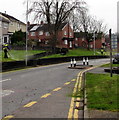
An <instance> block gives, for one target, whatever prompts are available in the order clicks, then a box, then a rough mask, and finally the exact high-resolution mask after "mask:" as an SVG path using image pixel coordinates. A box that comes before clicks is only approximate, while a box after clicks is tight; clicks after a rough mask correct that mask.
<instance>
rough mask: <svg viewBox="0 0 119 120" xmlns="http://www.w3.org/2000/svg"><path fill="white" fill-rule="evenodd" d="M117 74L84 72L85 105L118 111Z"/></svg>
mask: <svg viewBox="0 0 119 120" xmlns="http://www.w3.org/2000/svg"><path fill="white" fill-rule="evenodd" d="M118 85H119V81H118V77H117V75H113V77H110V74H93V73H87V74H86V90H87V91H86V92H87V106H88V108H91V109H98V110H109V111H119V102H118V96H119V93H118V87H117V86H118Z"/></svg>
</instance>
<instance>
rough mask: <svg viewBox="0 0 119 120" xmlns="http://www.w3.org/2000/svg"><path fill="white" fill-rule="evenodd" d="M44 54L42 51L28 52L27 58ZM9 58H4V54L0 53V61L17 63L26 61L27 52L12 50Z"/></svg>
mask: <svg viewBox="0 0 119 120" xmlns="http://www.w3.org/2000/svg"><path fill="white" fill-rule="evenodd" d="M41 52H44V51H42V50H28V52H27V56H29V55H34V54H37V53H41ZM8 56H9V58H7V59H6V58H4V52H0V61H2V62H7V61H16V60H24V59H25V57H26V51H25V50H10V51H9V54H8Z"/></svg>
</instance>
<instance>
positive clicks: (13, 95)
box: [0, 59, 109, 118]
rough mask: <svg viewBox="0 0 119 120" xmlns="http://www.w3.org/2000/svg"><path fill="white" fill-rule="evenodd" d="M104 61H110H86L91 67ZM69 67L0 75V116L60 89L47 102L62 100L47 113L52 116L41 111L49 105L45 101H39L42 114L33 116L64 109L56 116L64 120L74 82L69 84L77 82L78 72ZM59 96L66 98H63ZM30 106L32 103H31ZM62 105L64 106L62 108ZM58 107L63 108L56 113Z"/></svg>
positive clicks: (64, 64)
mask: <svg viewBox="0 0 119 120" xmlns="http://www.w3.org/2000/svg"><path fill="white" fill-rule="evenodd" d="M106 62H109V59H97V60H90V61H89V63H90V64H92V65H100V64H103V63H106ZM77 64H82V61H78V62H77ZM68 66H70V63H63V64H56V65H49V66H43V67H37V68H32V69H26V70H20V71H14V72H8V73H3V75H2V81H0V82H1V83H2V89H3V94H2V117H4V116H7V115H10V114H12V113H14V112H15V111H16V110H18V109H19V108H21V107H22V106H24V105H27V103H30V102H31V101H37V100H40V99H42V98H45V97H48V96H50V95H51V93H52V92H53V91H54V92H55V91H58V90H60V89H61V88H63V89H62V90H61V91H60V92H59V93H58V92H55V93H54V98H50V97H49V101H50V102H49V103H51V104H53V103H55V102H56V101H58V100H59V99H61V98H62V100H61V101H60V102H59V103H60V104H59V103H58V105H54V108H53V109H51V111H50V112H51V113H50V114H48V111H47V110H48V109H47V110H46V111H45V110H44V111H43V109H42V108H44V107H47V106H46V104H45V103H46V102H47V103H48V99H47V101H45V103H42V101H40V103H42V104H41V107H40V108H41V109H42V111H43V113H42V112H41V115H40V116H37V115H36V116H37V117H42V118H43V117H50V118H52V117H58V116H59V112H62V111H60V110H64V112H63V113H62V114H60V116H59V117H60V118H61V117H62V118H66V117H67V114H68V109H69V105H70V101H71V97H67V96H69V94H71V91H72V90H73V87H74V84H75V82H71V81H72V80H74V79H76V77H77V75H78V73H79V72H80V69H68ZM69 83H71V84H69ZM55 94H56V95H55ZM62 94H63V95H65V96H62ZM56 96H57V97H56ZM64 97H65V98H64ZM63 99H64V100H63ZM43 100H44V99H43ZM51 101H52V102H51ZM31 104H35V103H33V102H32V103H31ZM61 104H62V105H61ZM63 104H66V105H65V106H64V105H63ZM59 105H60V108H61V107H62V108H63V109H62V108H61V109H60V110H59V109H58V107H59ZM49 109H50V108H49ZM54 109H55V110H56V111H58V112H57V114H56V113H54V112H53V111H54ZM22 111H23V110H22ZM19 114H20V112H19ZM21 114H23V113H21ZM18 116H19V115H18ZM26 117H27V116H26Z"/></svg>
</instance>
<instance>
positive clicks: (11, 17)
mask: <svg viewBox="0 0 119 120" xmlns="http://www.w3.org/2000/svg"><path fill="white" fill-rule="evenodd" d="M0 14H2V15H3V16H4V17H6V18H8V19H9V20H14V21H18V22H20V23H22V24H25V23H24V22H22V21H20V20H18V19H17V18H15V17H13V16H11V15H8V14H6V13H2V12H0Z"/></svg>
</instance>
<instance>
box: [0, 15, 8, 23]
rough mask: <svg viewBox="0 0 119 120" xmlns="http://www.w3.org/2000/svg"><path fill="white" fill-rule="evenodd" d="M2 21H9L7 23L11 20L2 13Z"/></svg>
mask: <svg viewBox="0 0 119 120" xmlns="http://www.w3.org/2000/svg"><path fill="white" fill-rule="evenodd" d="M0 21H3V22H7V23H9V22H10V20H9V19H8V18H7V17H5V16H3V15H2V14H0Z"/></svg>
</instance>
